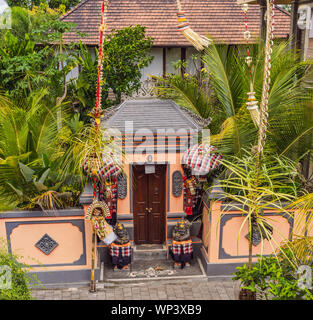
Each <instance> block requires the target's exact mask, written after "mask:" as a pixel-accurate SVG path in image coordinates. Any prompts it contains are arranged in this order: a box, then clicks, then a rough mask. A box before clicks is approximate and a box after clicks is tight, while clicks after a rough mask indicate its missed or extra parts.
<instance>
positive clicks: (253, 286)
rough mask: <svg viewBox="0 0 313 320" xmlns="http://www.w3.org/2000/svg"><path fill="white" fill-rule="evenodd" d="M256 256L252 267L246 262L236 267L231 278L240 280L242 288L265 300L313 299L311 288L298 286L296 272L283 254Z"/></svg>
mask: <svg viewBox="0 0 313 320" xmlns="http://www.w3.org/2000/svg"><path fill="white" fill-rule="evenodd" d="M258 257H259V258H258V261H257V262H256V263H255V264H254V265H253V266H252V268H249V267H248V266H247V265H246V264H244V265H243V266H241V267H237V268H236V269H237V271H236V272H235V273H234V277H233V280H240V281H241V283H242V285H243V288H244V289H248V290H250V291H252V292H257V293H259V294H260V295H261V297H263V298H265V299H266V300H301V299H306V300H313V290H308V289H306V288H305V289H301V288H300V286H299V284H298V282H299V278H298V275H297V272H296V271H295V270H294V269H293V268H292V267H291V265H290V264H289V263H288V261H286V260H285V259H284V258H283V256H281V255H279V256H278V257H276V256H273V255H270V256H268V257H264V256H258ZM311 268H312V271H313V267H311ZM311 281H312V280H311Z"/></svg>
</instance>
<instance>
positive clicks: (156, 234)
mask: <svg viewBox="0 0 313 320" xmlns="http://www.w3.org/2000/svg"><path fill="white" fill-rule="evenodd" d="M165 193H166V165H155V173H150V174H146V173H145V166H144V165H138V166H133V209H134V210H133V211H134V212H133V214H134V240H135V243H136V244H145V243H152V244H160V243H163V242H164V240H165Z"/></svg>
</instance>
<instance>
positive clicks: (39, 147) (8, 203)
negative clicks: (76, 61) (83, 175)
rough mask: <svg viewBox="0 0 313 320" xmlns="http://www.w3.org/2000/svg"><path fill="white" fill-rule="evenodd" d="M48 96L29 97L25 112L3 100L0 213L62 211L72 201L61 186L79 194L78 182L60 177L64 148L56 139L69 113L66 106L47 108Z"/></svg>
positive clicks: (71, 177)
mask: <svg viewBox="0 0 313 320" xmlns="http://www.w3.org/2000/svg"><path fill="white" fill-rule="evenodd" d="M47 92H48V91H47V90H42V91H40V92H39V93H36V94H33V95H31V96H30V97H29V98H28V99H27V100H26V101H27V102H28V104H27V105H23V107H19V106H17V105H15V104H13V103H12V102H11V101H9V100H6V99H5V100H4V102H3V103H2V106H1V108H0V199H1V201H0V202H1V210H5V209H9V208H11V209H13V208H15V207H29V208H33V207H40V208H42V209H49V208H50V209H51V208H54V207H62V206H63V205H64V204H65V203H66V202H67V200H69V201H70V202H72V200H73V198H72V196H73V194H72V193H69V192H68V189H67V190H66V188H65V185H73V186H75V190H73V191H75V192H77V191H78V190H81V189H82V186H80V187H79V185H80V184H81V182H80V179H79V178H76V177H75V176H74V175H72V174H71V172H68V173H65V174H63V175H61V173H60V171H59V163H60V162H61V159H62V155H63V153H64V146H63V145H62V144H61V145H60V143H59V140H58V137H59V134H60V132H63V131H61V130H60V128H62V127H65V126H66V123H67V122H68V120H69V115H70V113H68V112H67V111H66V107H65V106H64V105H57V106H55V107H54V108H48V107H46V105H45V104H44V103H43V101H44V97H45V96H46V95H47ZM69 123H70V124H73V122H69ZM76 125H77V123H76ZM69 130H70V129H69ZM73 130H74V129H73ZM74 197H76V198H77V196H74Z"/></svg>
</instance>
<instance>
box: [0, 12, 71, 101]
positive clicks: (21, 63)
mask: <svg viewBox="0 0 313 320" xmlns="http://www.w3.org/2000/svg"><path fill="white" fill-rule="evenodd" d="M58 17H59V15H58V14H57V13H55V12H54V13H51V14H49V13H48V12H47V10H46V9H45V8H41V9H40V10H39V9H38V10H36V11H33V12H30V11H28V10H27V9H23V8H19V7H14V8H12V29H9V30H1V31H0V35H1V39H2V41H1V43H0V56H1V59H0V86H1V87H2V89H3V90H4V91H5V92H6V93H7V94H9V95H10V96H11V97H12V98H13V99H15V100H22V99H25V98H26V97H28V96H29V95H30V94H31V93H32V92H33V91H36V90H38V89H40V88H49V90H50V94H51V96H50V103H52V104H53V103H54V102H55V99H56V97H59V96H62V94H63V92H64V86H65V76H66V74H67V73H68V72H69V71H71V69H72V68H74V67H75V66H76V60H75V59H74V58H73V57H72V56H70V55H67V54H65V53H66V52H63V51H64V50H65V49H64V48H63V44H62V37H63V34H64V33H65V32H68V31H69V30H71V29H72V28H73V24H68V23H64V22H62V21H59V20H58ZM51 42H55V43H57V44H58V45H57V46H51V45H50V44H51ZM38 43H40V45H37V44H38ZM71 47H72V46H71V45H70V46H68V49H67V50H70V49H71ZM62 48H63V51H62ZM60 64H62V65H63V68H61V69H60V68H58V66H59V65H60ZM59 69H60V70H59ZM51 100H52V101H51Z"/></svg>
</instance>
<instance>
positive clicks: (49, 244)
mask: <svg viewBox="0 0 313 320" xmlns="http://www.w3.org/2000/svg"><path fill="white" fill-rule="evenodd" d="M58 245H59V244H58V243H57V242H56V241H55V240H53V239H52V238H51V237H50V236H49V235H48V234H47V233H46V234H45V235H44V236H43V237H42V238H41V239H40V240H39V241H38V242H37V243H36V244H35V246H36V247H37V248H38V249H40V250H41V251H42V252H43V253H45V254H46V255H49V254H50V253H51V252H52V251H53V250H54V249H55V248H56V247H57V246H58Z"/></svg>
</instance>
